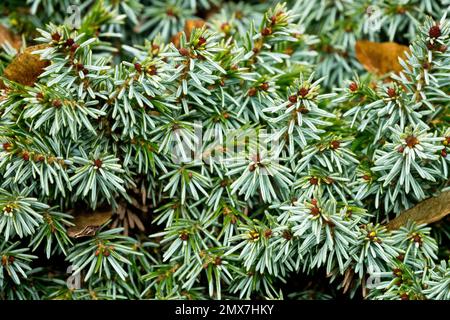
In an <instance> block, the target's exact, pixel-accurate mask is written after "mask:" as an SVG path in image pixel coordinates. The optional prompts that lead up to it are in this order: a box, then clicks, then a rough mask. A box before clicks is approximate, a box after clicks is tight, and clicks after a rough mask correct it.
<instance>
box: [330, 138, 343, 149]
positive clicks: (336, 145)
mask: <svg viewBox="0 0 450 320" xmlns="http://www.w3.org/2000/svg"><path fill="white" fill-rule="evenodd" d="M340 146H341V142H340V141H338V140H333V141H331V143H330V148H331V149H333V150H336V149H339V147H340Z"/></svg>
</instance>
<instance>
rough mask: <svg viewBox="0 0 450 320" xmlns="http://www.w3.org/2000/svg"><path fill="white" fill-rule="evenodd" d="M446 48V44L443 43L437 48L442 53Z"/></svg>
mask: <svg viewBox="0 0 450 320" xmlns="http://www.w3.org/2000/svg"><path fill="white" fill-rule="evenodd" d="M447 49H448V48H447V46H446V45H445V44H443V45H441V46H440V47H439V49H438V50H439V51H440V52H442V53H444V52H446V51H447Z"/></svg>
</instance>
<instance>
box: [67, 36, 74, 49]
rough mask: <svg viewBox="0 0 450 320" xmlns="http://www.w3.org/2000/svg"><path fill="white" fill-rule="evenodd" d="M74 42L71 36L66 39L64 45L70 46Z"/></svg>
mask: <svg viewBox="0 0 450 320" xmlns="http://www.w3.org/2000/svg"><path fill="white" fill-rule="evenodd" d="M74 43H75V41H74V40H73V39H72V38H69V39H67V40H66V43H65V45H66V47H71V46H72V45H73V44H74Z"/></svg>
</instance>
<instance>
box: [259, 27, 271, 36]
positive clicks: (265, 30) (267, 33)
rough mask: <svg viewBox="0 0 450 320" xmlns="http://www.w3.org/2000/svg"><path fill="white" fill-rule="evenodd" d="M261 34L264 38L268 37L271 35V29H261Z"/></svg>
mask: <svg viewBox="0 0 450 320" xmlns="http://www.w3.org/2000/svg"><path fill="white" fill-rule="evenodd" d="M261 34H262V35H263V36H264V37H267V36H270V35H271V34H272V29H271V28H269V27H266V28H264V29H262V31H261Z"/></svg>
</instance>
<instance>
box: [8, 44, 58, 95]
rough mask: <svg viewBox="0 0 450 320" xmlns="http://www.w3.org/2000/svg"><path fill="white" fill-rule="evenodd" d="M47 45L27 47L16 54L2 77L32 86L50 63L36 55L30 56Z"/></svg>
mask: <svg viewBox="0 0 450 320" xmlns="http://www.w3.org/2000/svg"><path fill="white" fill-rule="evenodd" d="M46 46H47V45H37V46H32V47H28V48H26V49H25V51H24V52H22V53H19V54H17V56H16V57H15V58H14V59H13V60H12V61H11V63H10V64H9V65H8V66H7V67H6V68H5V70H4V72H3V76H4V77H5V78H7V79H8V80H11V81H14V82H17V83H20V84H23V85H25V86H32V85H34V83H35V82H36V80H37V78H38V77H39V75H40V74H41V73H42V72H43V70H44V68H45V67H47V66H48V65H49V64H50V62H49V61H48V60H41V57H40V56H39V55H38V54H32V52H33V51H36V50H40V49H43V48H45V47H46Z"/></svg>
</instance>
